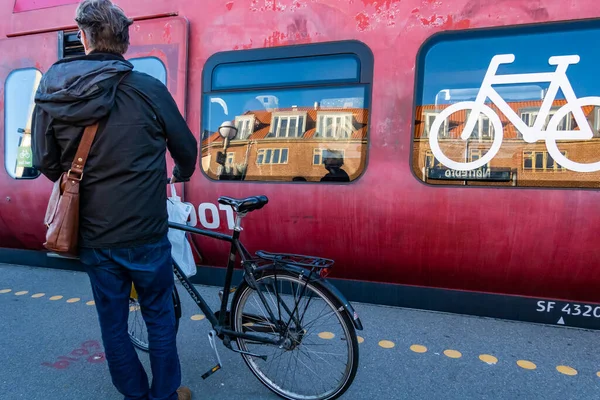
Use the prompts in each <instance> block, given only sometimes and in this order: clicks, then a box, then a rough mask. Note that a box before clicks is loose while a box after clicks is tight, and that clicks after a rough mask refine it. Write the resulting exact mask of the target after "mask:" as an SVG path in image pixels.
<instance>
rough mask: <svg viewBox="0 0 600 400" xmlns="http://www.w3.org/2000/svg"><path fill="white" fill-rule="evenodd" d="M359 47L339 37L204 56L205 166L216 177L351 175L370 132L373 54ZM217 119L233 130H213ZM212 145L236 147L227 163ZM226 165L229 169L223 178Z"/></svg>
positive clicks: (361, 164)
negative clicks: (229, 134)
mask: <svg viewBox="0 0 600 400" xmlns="http://www.w3.org/2000/svg"><path fill="white" fill-rule="evenodd" d="M366 50H367V49H366V46H365V45H363V44H360V43H357V42H339V44H336V45H335V46H332V45H331V44H327V45H324V44H314V45H308V46H302V47H298V46H290V47H286V46H281V47H276V48H269V49H261V52H256V51H247V52H246V51H235V52H225V53H218V54H216V55H215V56H213V57H211V59H209V60H208V61H207V66H206V67H205V69H204V76H203V79H204V90H205V92H204V99H203V110H202V124H203V126H202V131H203V132H204V133H203V135H202V138H203V140H202V169H203V171H204V173H205V174H206V175H207V176H208V177H209V178H211V179H215V180H243V181H287V182H295V181H301V182H328V181H343V182H351V181H353V180H355V179H357V178H358V177H359V176H360V175H361V174H362V173H363V171H364V168H365V165H366V156H367V154H366V153H367V148H368V146H367V143H368V138H369V135H368V126H369V106H370V94H371V81H372V76H373V74H372V61H373V60H372V55H370V54H371V53H370V52H368V51H366ZM246 57H247V58H246ZM224 123H227V124H234V125H235V127H236V128H237V132H236V133H235V137H233V138H229V139H226V140H225V139H223V138H222V137H221V136H220V135H219V133H218V128H219V126H222V125H223V124H224ZM230 139H231V140H230ZM219 152H222V153H225V154H227V152H234V153H236V156H235V159H234V160H232V161H231V163H232V165H231V168H229V164H226V165H227V167H224V165H223V164H225V163H229V159H226V158H225V157H223V156H221V157H217V154H218V153H219ZM220 163H222V164H220ZM228 171H233V172H231V173H232V174H234V176H230V177H223V176H222V175H223V174H230V172H228ZM236 171H243V173H241V174H239V175H235V174H236Z"/></svg>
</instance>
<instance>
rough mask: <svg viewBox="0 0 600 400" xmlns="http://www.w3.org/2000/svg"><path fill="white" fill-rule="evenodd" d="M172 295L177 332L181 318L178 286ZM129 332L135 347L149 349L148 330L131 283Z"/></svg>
mask: <svg viewBox="0 0 600 400" xmlns="http://www.w3.org/2000/svg"><path fill="white" fill-rule="evenodd" d="M171 297H172V299H173V307H174V308H175V332H177V331H178V330H179V318H181V302H180V300H179V293H178V292H177V287H176V286H173V293H172V295H171ZM127 332H128V333H129V339H130V340H131V342H132V343H133V345H134V346H135V347H137V348H138V349H140V350H143V351H146V352H147V351H148V330H147V328H146V322H145V321H144V318H143V316H142V309H141V307H140V303H139V302H138V295H137V292H136V290H135V287H134V286H133V285H131V294H130V295H129V317H128V320H127Z"/></svg>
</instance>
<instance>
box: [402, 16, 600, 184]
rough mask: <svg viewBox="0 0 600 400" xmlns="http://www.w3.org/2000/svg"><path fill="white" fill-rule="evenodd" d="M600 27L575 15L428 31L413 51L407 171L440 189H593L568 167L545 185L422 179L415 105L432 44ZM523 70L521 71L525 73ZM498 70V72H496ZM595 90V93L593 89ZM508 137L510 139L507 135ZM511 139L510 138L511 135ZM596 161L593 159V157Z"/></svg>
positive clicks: (598, 22)
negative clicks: (564, 176) (564, 173)
mask: <svg viewBox="0 0 600 400" xmlns="http://www.w3.org/2000/svg"><path fill="white" fill-rule="evenodd" d="M599 28H600V20H599V19H579V20H573V21H551V22H547V23H544V24H541V25H540V24H533V23H532V24H525V25H519V24H510V25H506V26H502V27H484V28H472V29H463V30H447V31H440V32H436V33H434V34H432V35H430V36H429V37H427V38H426V39H425V40H424V41H423V43H422V44H421V46H420V47H419V49H418V51H417V56H416V65H415V74H414V81H413V82H414V86H413V91H412V95H413V101H412V107H413V108H412V120H411V123H410V128H411V135H410V150H409V154H410V156H409V170H410V173H411V174H412V175H413V177H414V179H415V180H416V181H417V182H419V183H421V184H422V185H425V186H427V187H429V188H435V189H437V190H440V189H448V188H454V189H459V188H460V189H462V188H465V187H470V188H476V189H477V190H481V189H484V190H494V189H495V190H506V189H510V190H567V191H570V190H578V191H590V190H592V191H597V190H598V188H597V187H593V186H592V187H590V186H587V185H586V182H589V181H588V180H586V179H580V178H578V176H581V175H580V174H581V173H579V172H574V171H570V170H566V171H570V172H572V173H574V174H576V175H574V178H573V179H572V180H571V179H569V180H564V181H560V182H556V183H558V184H557V185H545V184H544V182H543V181H541V180H540V181H539V182H538V184H531V183H530V182H527V183H526V184H525V185H521V184H520V182H519V179H513V178H514V177H513V178H511V181H512V183H513V184H512V185H504V184H502V183H496V182H489V184H487V185H481V186H480V185H473V186H462V185H458V184H455V183H448V182H442V181H440V182H435V183H431V182H428V181H427V180H424V179H423V178H422V173H421V171H419V169H418V168H417V166H418V165H420V164H419V163H420V162H421V160H419V159H418V157H423V154H424V149H423V148H420V147H419V144H418V141H419V140H420V139H423V138H424V137H423V136H420V137H419V136H417V135H418V132H419V126H418V123H419V122H420V121H419V117H420V115H422V114H423V112H422V111H421V112H418V109H419V108H420V107H423V106H425V105H426V104H425V103H422V101H421V100H422V98H423V94H424V92H425V85H424V83H425V68H426V65H427V62H426V59H427V55H428V54H429V53H430V51H431V50H432V48H433V47H435V46H436V45H438V44H440V43H443V44H449V43H452V42H454V41H469V40H481V39H497V38H502V39H504V40H506V41H509V40H511V39H512V38H513V37H514V36H517V35H519V36H522V35H528V34H531V35H534V36H537V35H540V36H541V35H543V34H547V33H554V34H557V33H560V34H571V33H572V32H581V31H585V30H586V29H594V30H597V29H599ZM487 65H488V64H486V65H485V67H487ZM526 72H527V71H524V73H526ZM500 74H501V73H500ZM594 94H595V93H594ZM520 112H521V110H518V112H517V114H518V115H519V116H520ZM499 116H500V117H501V118H502V116H501V115H500V113H499ZM596 117H597V119H600V107H599V111H598V114H597V115H596ZM570 123H571V129H572V127H574V126H575V124H576V122H575V121H574V119H573V118H572V117H571V118H570ZM597 126H598V127H599V128H598V129H599V130H600V121H598V124H597ZM516 138H517V139H521V140H522V135H521V134H520V133H519V131H517V136H516ZM598 138H600V132H599V133H598V135H597V136H596V135H594V138H593V139H590V140H598ZM507 139H509V138H507V137H506V135H505V136H504V139H503V140H504V141H507ZM509 140H510V139H509ZM513 140H514V139H513ZM538 143H540V144H541V143H542V142H541V141H539V142H538ZM514 157H522V151H519V150H515V152H514ZM595 161H597V160H595ZM515 167H516V168H519V164H518V161H517V164H516V166H515ZM520 167H521V168H523V165H522V164H521V166H520ZM526 171H527V172H529V170H526ZM518 172H523V170H521V171H518Z"/></svg>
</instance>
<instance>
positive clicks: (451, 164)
mask: <svg viewBox="0 0 600 400" xmlns="http://www.w3.org/2000/svg"><path fill="white" fill-rule="evenodd" d="M594 35H599V36H600V21H598V20H594V21H582V22H581V23H579V22H578V23H573V24H561V23H556V24H551V25H545V26H544V27H540V26H537V27H534V26H531V27H522V26H519V27H511V28H506V27H504V28H503V29H501V30H499V29H490V30H487V31H478V32H473V31H465V32H460V33H456V32H454V33H452V34H451V35H450V34H448V35H445V34H442V35H437V36H435V37H434V38H432V39H431V40H429V41H428V42H427V43H426V44H425V45H424V47H423V49H421V52H420V57H419V60H418V65H417V69H418V71H417V76H418V81H417V93H416V110H415V120H414V131H413V152H412V154H413V156H412V168H413V171H414V173H415V175H416V176H417V177H418V178H419V179H421V180H423V181H425V182H427V183H428V184H432V185H436V184H438V185H440V184H441V185H448V184H451V185H463V186H464V185H478V186H491V185H494V186H524V187H532V186H535V187H569V188H597V187H600V183H599V182H600V80H598V79H597V66H598V64H599V63H600V54H599V53H598V52H597V51H596V50H595V49H594V48H593V47H590V46H589V38H590V37H594ZM564 71H566V72H564ZM540 172H541V173H540Z"/></svg>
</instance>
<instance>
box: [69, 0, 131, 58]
mask: <svg viewBox="0 0 600 400" xmlns="http://www.w3.org/2000/svg"><path fill="white" fill-rule="evenodd" d="M75 22H77V25H78V26H79V29H81V30H83V31H84V32H85V34H86V37H87V40H88V43H89V45H90V47H91V48H92V49H94V50H96V51H101V52H108V53H117V54H125V53H126V52H127V49H128V48H129V26H130V25H131V24H132V23H133V20H131V19H129V18H127V16H126V15H125V13H124V12H123V10H122V9H121V8H120V7H118V6H116V5H114V4H113V3H112V2H111V1H110V0H83V1H82V2H81V3H79V6H78V7H77V11H76V16H75Z"/></svg>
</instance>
